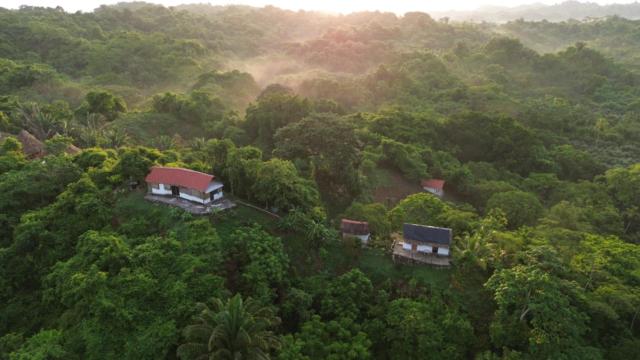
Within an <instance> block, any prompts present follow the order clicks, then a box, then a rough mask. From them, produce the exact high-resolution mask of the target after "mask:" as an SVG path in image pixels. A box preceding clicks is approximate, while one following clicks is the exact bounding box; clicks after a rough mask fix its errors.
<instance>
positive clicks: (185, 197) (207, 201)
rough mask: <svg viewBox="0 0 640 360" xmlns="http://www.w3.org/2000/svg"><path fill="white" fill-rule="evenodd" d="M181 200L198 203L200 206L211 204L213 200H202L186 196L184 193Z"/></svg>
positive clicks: (181, 193)
mask: <svg viewBox="0 0 640 360" xmlns="http://www.w3.org/2000/svg"><path fill="white" fill-rule="evenodd" d="M180 198H182V199H185V200H189V201H193V202H197V203H199V204H208V203H209V202H211V200H209V198H206V199H202V198H199V197H197V196H193V195H189V194H185V193H183V192H182V191H181V192H180Z"/></svg>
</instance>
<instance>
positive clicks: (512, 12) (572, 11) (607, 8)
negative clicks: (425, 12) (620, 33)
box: [433, 1, 640, 23]
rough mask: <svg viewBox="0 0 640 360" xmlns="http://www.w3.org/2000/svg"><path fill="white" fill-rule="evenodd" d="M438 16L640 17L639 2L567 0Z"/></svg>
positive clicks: (503, 18)
mask: <svg viewBox="0 0 640 360" xmlns="http://www.w3.org/2000/svg"><path fill="white" fill-rule="evenodd" d="M433 15H434V16H435V17H437V18H440V17H448V18H450V19H451V20H456V21H477V22H480V21H487V22H497V23H501V22H507V21H513V20H517V19H523V20H528V21H542V20H547V21H566V20H571V19H574V20H584V19H587V18H602V17H607V16H621V17H624V18H627V19H638V18H640V4H638V3H637V2H634V3H631V4H609V5H599V4H597V3H592V2H582V1H565V2H562V3H559V4H555V5H543V4H537V3H535V2H532V4H530V5H521V6H515V7H498V6H496V7H484V8H479V9H478V10H473V11H448V12H438V13H433Z"/></svg>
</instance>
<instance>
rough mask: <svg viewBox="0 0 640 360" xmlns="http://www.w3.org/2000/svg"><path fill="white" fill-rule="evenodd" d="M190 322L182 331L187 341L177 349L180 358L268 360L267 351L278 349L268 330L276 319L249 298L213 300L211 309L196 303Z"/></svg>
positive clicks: (277, 319)
mask: <svg viewBox="0 0 640 360" xmlns="http://www.w3.org/2000/svg"><path fill="white" fill-rule="evenodd" d="M194 320H195V324H193V325H189V326H187V327H186V328H185V330H184V336H185V338H186V339H187V341H188V342H186V343H183V344H182V345H180V346H179V347H178V357H179V358H180V359H200V358H203V357H206V358H210V357H212V358H219V359H238V358H248V359H252V358H256V359H268V358H269V355H268V354H269V351H270V350H271V349H275V348H278V347H279V341H278V338H277V337H276V336H275V335H274V334H273V332H272V331H271V330H270V329H271V328H273V327H274V326H275V325H277V324H278V323H279V322H280V319H279V318H278V317H276V316H275V314H274V312H273V310H272V309H271V308H268V307H262V306H261V305H260V304H259V303H258V302H256V301H254V300H253V299H251V298H248V299H246V300H243V299H242V297H241V296H240V295H238V294H236V295H235V296H234V297H232V298H231V299H229V300H227V301H226V302H223V301H222V300H220V299H214V300H213V307H212V308H209V307H208V306H207V305H206V304H204V303H199V304H198V315H197V316H196V317H195V319H194Z"/></svg>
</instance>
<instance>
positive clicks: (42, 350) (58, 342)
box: [9, 330, 69, 360]
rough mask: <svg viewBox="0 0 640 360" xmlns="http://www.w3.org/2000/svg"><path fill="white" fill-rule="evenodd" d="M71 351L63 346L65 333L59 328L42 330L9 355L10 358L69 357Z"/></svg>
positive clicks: (30, 359)
mask: <svg viewBox="0 0 640 360" xmlns="http://www.w3.org/2000/svg"><path fill="white" fill-rule="evenodd" d="M68 356H69V353H68V352H67V351H66V350H65V349H64V346H63V335H62V332H60V331H58V330H42V331H40V332H38V333H37V334H36V335H34V336H32V337H30V338H29V339H27V341H26V342H25V343H24V345H23V346H22V347H20V349H18V350H16V351H15V352H12V353H11V354H10V355H9V359H10V360H27V359H28V360H56V359H67V358H68Z"/></svg>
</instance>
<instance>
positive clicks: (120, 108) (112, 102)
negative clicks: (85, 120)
mask: <svg viewBox="0 0 640 360" xmlns="http://www.w3.org/2000/svg"><path fill="white" fill-rule="evenodd" d="M126 111H127V105H126V104H125V102H124V100H123V99H122V98H120V97H118V96H115V95H113V94H112V93H110V92H108V91H91V92H89V93H87V95H86V96H85V100H84V102H83V103H82V105H81V106H80V108H79V109H78V110H77V113H79V114H82V115H84V116H87V115H88V114H100V115H102V116H104V117H105V118H106V119H107V120H108V121H113V120H114V119H115V118H116V117H118V113H122V112H126Z"/></svg>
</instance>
